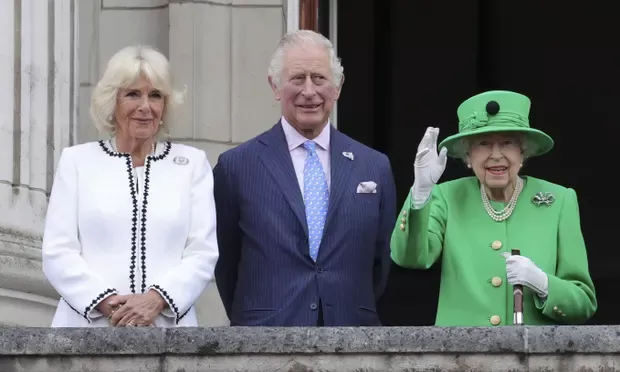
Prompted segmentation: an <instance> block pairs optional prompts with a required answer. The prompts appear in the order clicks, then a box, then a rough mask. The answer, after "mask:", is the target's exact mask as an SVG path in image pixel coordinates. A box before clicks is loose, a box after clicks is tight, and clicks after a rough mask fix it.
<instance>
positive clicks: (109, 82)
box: [42, 46, 218, 327]
mask: <svg viewBox="0 0 620 372" xmlns="http://www.w3.org/2000/svg"><path fill="white" fill-rule="evenodd" d="M181 101H182V95H181V94H180V93H179V92H176V91H174V90H173V88H172V82H171V78H170V71H169V64H168V60H167V59H166V57H164V56H163V55H162V54H161V53H159V52H158V51H156V50H154V49H152V48H149V47H143V46H131V47H127V48H124V49H122V50H120V51H119V52H118V53H116V54H115V55H114V56H113V57H112V58H111V59H110V61H109V62H108V65H107V70H106V71H105V73H104V75H103V77H102V79H101V80H100V81H99V83H98V84H97V86H96V87H95V89H94V90H93V95H92V101H91V109H90V113H91V117H92V120H93V121H94V124H95V125H96V126H97V128H98V129H99V130H101V131H104V132H107V133H109V134H110V139H109V140H104V141H98V142H90V143H85V144H81V145H76V146H72V147H69V148H65V149H64V150H63V151H62V155H61V157H60V162H59V164H58V168H57V170H56V174H55V178H54V184H53V188H52V193H51V197H50V202H49V206H48V211H47V219H46V225H45V232H44V236H43V247H42V250H43V270H44V272H45V275H46V276H47V278H48V280H49V281H50V283H51V284H52V285H53V286H54V288H55V289H56V290H57V291H58V293H59V294H60V295H61V297H62V298H61V300H60V302H59V304H58V308H57V310H56V313H55V315H54V319H53V321H52V326H53V327H106V326H158V327H174V326H196V325H197V321H196V313H195V310H194V307H193V305H194V302H195V301H196V299H197V298H198V297H199V296H200V294H201V293H202V291H203V290H204V288H205V286H206V285H207V284H208V283H209V281H211V280H212V278H213V272H214V267H215V264H216V261H217V259H218V246H217V240H216V231H215V224H216V222H215V204H214V200H213V176H212V170H211V166H210V164H209V162H208V161H207V157H206V155H205V153H204V151H201V150H198V149H196V148H193V147H189V146H185V145H181V144H176V143H170V142H168V141H165V140H164V138H165V135H166V134H167V133H168V129H169V125H170V124H171V122H170V119H171V118H172V113H173V111H174V109H175V107H177V106H178V104H180V103H181Z"/></svg>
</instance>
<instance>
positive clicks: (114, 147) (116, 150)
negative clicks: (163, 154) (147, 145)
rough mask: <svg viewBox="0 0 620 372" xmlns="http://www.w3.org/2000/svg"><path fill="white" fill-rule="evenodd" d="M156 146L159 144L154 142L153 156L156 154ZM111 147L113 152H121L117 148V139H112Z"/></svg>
mask: <svg viewBox="0 0 620 372" xmlns="http://www.w3.org/2000/svg"><path fill="white" fill-rule="evenodd" d="M155 146H157V144H156V143H155V142H153V148H152V150H151V154H154V153H155ZM110 147H112V150H113V151H114V152H119V151H118V149H117V148H116V137H112V138H110Z"/></svg>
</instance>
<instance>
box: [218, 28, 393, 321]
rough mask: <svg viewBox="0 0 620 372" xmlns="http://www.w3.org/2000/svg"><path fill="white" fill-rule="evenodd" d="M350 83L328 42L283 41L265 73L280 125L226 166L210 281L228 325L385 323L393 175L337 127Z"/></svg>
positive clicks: (383, 160) (224, 160)
mask: <svg viewBox="0 0 620 372" xmlns="http://www.w3.org/2000/svg"><path fill="white" fill-rule="evenodd" d="M343 77H344V76H343V68H342V66H341V65H340V60H339V59H338V58H337V56H336V54H335V52H334V49H333V46H332V43H331V42H330V41H329V40H328V39H326V38H325V37H323V36H322V35H320V34H317V33H315V32H312V31H308V30H302V31H297V32H294V33H291V34H287V35H286V36H285V37H284V38H283V39H282V41H281V42H280V44H279V45H278V47H277V49H276V51H275V53H274V56H273V59H272V61H271V64H270V66H269V83H270V85H271V87H272V88H273V91H274V93H275V97H276V100H278V101H279V102H280V106H281V110H282V117H281V118H280V120H279V121H278V123H277V124H276V125H275V126H273V127H272V128H271V129H270V130H268V131H266V132H264V133H262V134H260V135H259V136H257V137H255V138H253V139H251V140H249V141H247V142H245V143H243V144H241V145H239V146H237V147H236V148H234V149H231V150H229V151H226V152H225V153H223V154H222V155H220V157H219V160H218V163H217V165H216V167H215V169H214V178H215V200H216V207H217V235H218V243H219V247H220V257H219V261H218V264H217V267H216V270H215V277H216V282H217V287H218V290H219V292H220V296H221V298H222V301H223V303H224V307H225V309H226V312H227V314H228V317H229V319H230V322H231V325H233V326H235V325H240V326H317V325H318V326H321V325H325V326H378V325H381V323H380V320H379V317H378V315H377V311H376V303H377V299H378V298H379V296H381V294H382V293H383V290H384V288H385V284H386V281H387V277H388V271H389V267H390V263H391V260H390V247H389V244H390V235H391V233H392V229H393V227H394V222H395V218H396V193H395V185H394V178H393V175H392V170H391V167H390V162H389V160H388V158H387V157H386V156H385V155H383V154H381V153H379V152H377V151H375V150H373V149H371V148H369V147H367V146H364V145H362V144H361V143H359V142H356V141H354V140H353V139H351V138H349V137H347V136H346V135H344V134H342V133H341V132H339V131H338V130H336V129H335V128H334V127H333V126H332V125H331V124H330V121H329V116H330V113H331V110H332V107H333V105H334V103H335V101H336V100H337V99H338V96H339V94H340V90H341V88H342V83H343Z"/></svg>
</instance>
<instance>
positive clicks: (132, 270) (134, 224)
mask: <svg viewBox="0 0 620 372" xmlns="http://www.w3.org/2000/svg"><path fill="white" fill-rule="evenodd" d="M99 146H100V147H101V148H102V149H103V151H104V152H105V153H106V154H108V155H109V156H112V157H115V158H125V164H126V165H127V175H128V179H129V192H130V193H131V201H132V205H133V208H132V218H131V257H130V258H131V261H130V264H129V283H130V284H129V288H130V290H131V293H136V258H137V257H136V254H137V250H138V249H137V248H138V247H137V240H138V239H137V232H138V196H137V195H138V194H137V190H136V184H135V182H134V176H133V166H132V165H133V164H132V162H131V155H130V154H128V153H120V152H115V151H112V150H110V149H109V148H108V147H107V146H106V144H105V142H104V141H103V140H101V141H99ZM170 147H171V144H170V142H164V150H163V152H162V153H161V154H159V155H157V156H151V155H149V156H147V157H146V161H145V180H144V198H143V202H142V218H141V221H140V222H141V227H140V236H141V238H142V239H141V242H140V254H141V257H140V261H141V268H142V285H141V290H142V293H144V291H145V290H146V211H147V205H148V199H147V198H148V193H149V175H150V170H151V161H153V162H155V161H160V160H162V159H164V158H165V157H166V156H168V154H169V153H170Z"/></svg>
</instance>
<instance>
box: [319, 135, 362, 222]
mask: <svg viewBox="0 0 620 372" xmlns="http://www.w3.org/2000/svg"><path fill="white" fill-rule="evenodd" d="M329 147H330V148H329V154H330V156H329V157H330V165H331V185H330V192H329V208H328V210H327V218H326V220H325V227H327V226H328V225H329V223H330V221H331V220H332V219H333V218H334V215H335V213H336V210H337V209H338V206H339V205H340V202H341V201H342V198H343V196H344V194H345V193H346V192H347V185H348V184H349V179H350V178H351V174H352V171H353V169H354V168H355V165H356V163H355V160H351V159H349V158H347V157H346V156H344V155H343V154H342V153H343V152H350V151H351V149H350V142H349V141H347V138H346V137H345V136H343V135H342V133H340V132H338V131H337V130H336V129H334V128H331V133H330V145H329Z"/></svg>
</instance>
